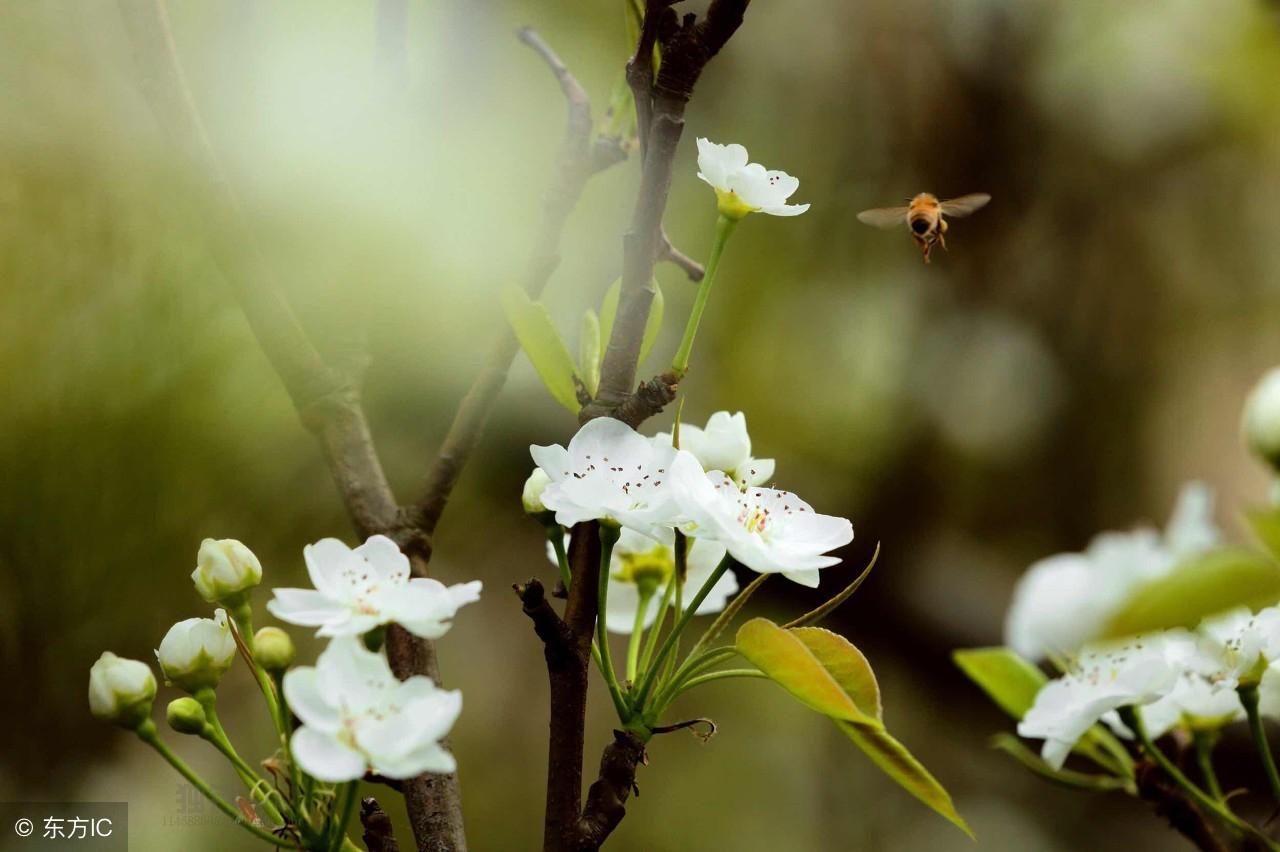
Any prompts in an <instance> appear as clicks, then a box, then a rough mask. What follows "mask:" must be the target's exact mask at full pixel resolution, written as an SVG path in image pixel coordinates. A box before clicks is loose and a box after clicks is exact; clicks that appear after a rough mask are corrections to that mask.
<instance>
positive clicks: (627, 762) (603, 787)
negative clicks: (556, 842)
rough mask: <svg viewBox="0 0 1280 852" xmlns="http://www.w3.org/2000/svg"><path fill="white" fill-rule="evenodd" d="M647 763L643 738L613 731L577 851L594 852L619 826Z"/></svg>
mask: <svg viewBox="0 0 1280 852" xmlns="http://www.w3.org/2000/svg"><path fill="white" fill-rule="evenodd" d="M647 762H648V760H647V758H646V756H645V751H644V741H643V740H641V739H640V738H639V737H638V736H636V735H635V734H633V733H631V732H630V731H614V732H613V742H611V743H609V745H607V746H605V749H604V754H603V755H602V756H601V758H600V774H599V775H598V777H597V778H596V780H595V781H594V782H593V783H592V784H591V788H590V789H589V790H587V803H586V806H585V807H584V808H583V810H582V818H581V819H579V820H578V831H577V837H576V838H575V841H574V845H573V847H572V848H573V849H574V850H575V852H594V850H596V849H599V848H600V846H601V845H602V844H603V843H604V841H605V840H606V839H607V838H608V837H609V835H610V834H611V833H612V832H613V830H614V829H615V828H617V827H618V823H620V822H622V818H623V817H624V816H626V813H627V809H626V803H627V799H628V798H629V797H630V796H631V794H632V792H637V791H636V767H638V766H640V765H642V764H645V763H647ZM637 795H638V792H637Z"/></svg>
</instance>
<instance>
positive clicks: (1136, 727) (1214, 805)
mask: <svg viewBox="0 0 1280 852" xmlns="http://www.w3.org/2000/svg"><path fill="white" fill-rule="evenodd" d="M1120 719H1121V721H1123V722H1124V723H1125V725H1127V726H1128V727H1129V730H1131V731H1133V735H1134V737H1136V738H1137V740H1138V742H1139V743H1141V745H1142V750H1143V751H1145V752H1146V753H1147V756H1148V757H1150V758H1151V759H1152V760H1154V761H1155V762H1156V765H1157V766H1159V767H1160V768H1161V769H1163V770H1164V772H1165V774H1166V775H1168V776H1169V778H1170V779H1171V780H1172V781H1173V782H1174V783H1175V784H1177V785H1178V786H1179V787H1181V788H1182V789H1184V790H1186V791H1187V794H1188V795H1189V796H1190V797H1191V798H1192V800H1194V801H1195V803H1196V804H1198V805H1199V806H1200V807H1202V808H1204V809H1205V810H1207V811H1209V812H1210V813H1212V814H1214V815H1215V816H1217V817H1218V818H1219V819H1221V820H1222V821H1223V822H1225V823H1226V824H1227V825H1229V826H1231V827H1232V828H1237V829H1239V830H1241V831H1246V832H1248V833H1249V834H1252V835H1253V836H1254V837H1257V838H1259V839H1260V840H1262V841H1263V843H1264V844H1265V845H1266V847H1267V848H1268V849H1271V850H1280V846H1278V845H1277V844H1276V843H1275V842H1274V841H1272V840H1271V839H1270V838H1268V837H1266V836H1265V835H1263V834H1262V833H1261V832H1260V831H1258V830H1257V829H1256V828H1254V827H1253V826H1252V825H1250V824H1249V823H1247V822H1245V821H1243V820H1241V819H1240V818H1239V817H1237V816H1236V815H1235V814H1233V813H1232V812H1231V811H1230V810H1228V809H1227V807H1226V805H1224V804H1223V803H1222V802H1219V801H1218V800H1217V799H1215V798H1214V797H1213V796H1210V795H1209V794H1208V793H1206V792H1205V791H1204V790H1201V789H1200V788H1199V787H1197V786H1196V785H1195V784H1194V783H1192V781H1191V779H1190V778H1188V777H1187V776H1186V775H1184V774H1183V773H1182V770H1181V769H1179V768H1178V767H1176V766H1174V765H1173V761H1171V760H1169V758H1168V756H1167V755H1165V753H1164V752H1163V751H1161V750H1160V749H1159V748H1158V747H1157V746H1156V744H1155V743H1154V742H1152V741H1151V736H1150V735H1149V734H1148V733H1147V727H1146V725H1144V724H1143V723H1142V715H1141V714H1140V713H1139V712H1138V708H1136V707H1121V708H1120Z"/></svg>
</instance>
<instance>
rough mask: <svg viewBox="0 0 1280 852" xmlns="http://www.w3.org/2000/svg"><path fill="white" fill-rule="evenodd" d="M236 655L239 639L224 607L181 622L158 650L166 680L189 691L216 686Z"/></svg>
mask: <svg viewBox="0 0 1280 852" xmlns="http://www.w3.org/2000/svg"><path fill="white" fill-rule="evenodd" d="M235 657H236V640H235V637H234V636H232V635H231V625H230V624H228V623H227V613H226V610H221V609H220V610H218V611H217V612H216V613H214V616H213V618H188V619H187V620H185V621H179V622H178V623H177V624H175V625H173V626H172V627H170V628H169V632H168V633H166V634H165V635H164V639H163V640H162V641H161V642H160V649H159V650H158V651H156V659H157V660H158V661H159V662H160V672H161V674H163V675H164V679H165V683H167V684H170V685H172V686H176V687H178V688H179V689H182V690H184V691H186V692H195V691H197V690H200V689H205V688H213V687H215V686H217V685H218V681H220V680H222V676H223V675H224V674H226V673H227V669H229V668H231V662H232V661H233V660H234V659H235Z"/></svg>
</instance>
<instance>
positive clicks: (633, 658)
mask: <svg viewBox="0 0 1280 852" xmlns="http://www.w3.org/2000/svg"><path fill="white" fill-rule="evenodd" d="M639 597H640V603H639V605H638V606H637V607H636V620H635V623H634V624H633V625H631V638H630V640H628V642H627V680H628V681H630V682H631V683H635V682H636V674H637V673H638V672H639V665H640V640H641V639H643V638H644V617H645V615H646V613H648V611H649V601H651V600H652V599H653V589H648V588H646V589H645V590H643V591H641V592H640V593H639Z"/></svg>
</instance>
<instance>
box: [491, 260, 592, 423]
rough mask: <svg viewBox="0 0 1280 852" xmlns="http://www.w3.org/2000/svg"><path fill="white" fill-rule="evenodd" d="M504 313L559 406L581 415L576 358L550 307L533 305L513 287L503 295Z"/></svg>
mask: <svg viewBox="0 0 1280 852" xmlns="http://www.w3.org/2000/svg"><path fill="white" fill-rule="evenodd" d="M502 310H503V311H504V312H505V313H506V315H507V322H509V323H511V329H512V331H514V332H515V334H516V339H517V340H519V341H520V346H521V347H522V348H523V349H524V354H525V355H527V356H528V358H529V363H531V364H532V365H533V368H534V369H535V370H537V371H538V376H539V378H541V379H542V383H543V384H544V385H546V386H547V390H549V391H551V395H552V396H553V397H555V399H556V402H559V403H560V404H561V405H563V406H564V407H565V408H567V409H569V410H570V411H571V412H573V413H574V414H577V413H578V409H579V408H580V407H581V406H580V405H579V403H578V386H577V382H578V381H579V379H578V376H577V372H576V371H575V370H574V366H573V356H572V355H570V354H569V350H568V348H567V347H566V346H565V345H564V341H563V340H561V339H560V334H559V333H558V332H557V331H556V327H555V325H554V324H553V323H552V322H551V315H550V314H549V313H547V309H546V307H545V306H543V305H541V304H539V303H538V302H534V301H532V300H531V299H530V298H529V294H527V293H526V292H525V291H524V290H523V289H521V288H520V287H518V286H516V285H514V284H513V285H511V286H508V287H506V288H504V289H503V291H502Z"/></svg>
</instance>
